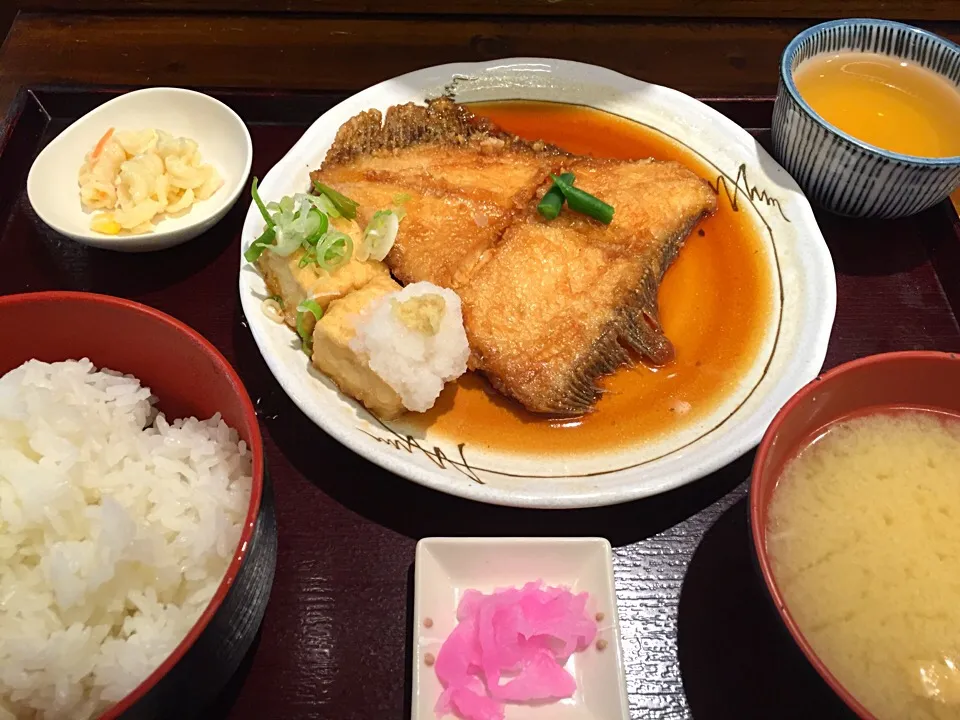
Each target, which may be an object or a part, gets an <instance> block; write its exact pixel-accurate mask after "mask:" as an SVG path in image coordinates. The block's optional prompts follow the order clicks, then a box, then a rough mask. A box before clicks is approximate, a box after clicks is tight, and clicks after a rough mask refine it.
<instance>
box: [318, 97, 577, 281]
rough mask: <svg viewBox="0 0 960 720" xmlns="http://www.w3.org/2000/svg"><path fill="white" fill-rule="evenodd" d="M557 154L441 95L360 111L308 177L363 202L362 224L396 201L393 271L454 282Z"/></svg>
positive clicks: (522, 206) (407, 277) (523, 203)
mask: <svg viewBox="0 0 960 720" xmlns="http://www.w3.org/2000/svg"><path fill="white" fill-rule="evenodd" d="M563 156H564V155H563V153H561V151H559V150H557V149H556V148H553V147H550V146H548V145H545V144H543V143H533V144H531V143H527V142H525V141H523V140H520V139H518V138H515V137H513V136H511V135H507V134H506V133H502V132H500V131H499V130H497V129H495V128H494V127H493V126H491V125H490V124H489V123H487V122H485V121H482V120H478V119H477V118H475V117H474V116H473V115H472V114H470V113H469V111H467V110H466V109H465V108H463V107H462V106H459V105H456V104H454V103H452V102H450V101H448V100H447V101H438V102H434V103H432V104H430V105H428V106H426V107H424V106H419V105H413V104H409V105H400V106H395V107H392V108H390V109H389V110H388V111H387V114H386V117H385V118H381V115H380V113H379V111H377V110H368V111H367V112H365V113H361V114H360V115H358V116H357V117H354V118H353V119H351V120H349V121H348V122H347V123H345V124H344V125H343V127H341V128H340V130H339V132H338V133H337V138H336V140H335V142H334V143H333V146H332V147H331V149H330V152H329V153H328V155H327V157H326V159H325V160H324V163H323V166H322V167H321V169H320V170H318V171H316V172H314V173H313V174H312V175H311V177H312V179H314V180H320V181H321V182H323V183H325V184H327V185H330V186H332V187H335V188H336V189H337V190H338V191H339V192H342V193H343V194H344V195H347V196H348V197H350V198H352V199H353V200H355V201H357V202H358V203H360V208H359V210H358V221H359V222H360V223H361V224H362V225H364V224H366V223H367V222H368V221H369V219H370V217H371V216H372V214H373V213H374V212H375V211H376V210H379V209H382V208H385V207H397V206H402V207H403V209H404V210H405V211H406V217H405V218H404V221H403V224H402V231H401V233H400V235H399V236H398V238H397V242H396V244H395V245H394V248H393V250H392V251H391V253H390V255H389V256H388V257H387V264H388V265H389V266H390V270H391V271H392V272H393V274H394V275H395V276H396V277H397V279H399V280H400V281H401V282H403V283H411V282H416V281H420V280H426V281H429V282H432V283H434V284H436V285H441V286H443V287H452V288H456V287H458V286H459V285H460V284H461V283H462V282H464V281H465V280H466V279H467V278H468V277H469V275H470V272H471V269H472V268H473V266H474V265H475V264H476V263H477V261H478V260H479V258H480V257H481V255H482V253H483V252H484V251H485V250H487V249H488V248H490V247H491V246H492V245H494V244H495V243H496V242H497V241H498V240H499V238H500V236H501V235H502V234H503V233H504V231H505V230H506V228H507V227H508V226H509V224H510V223H511V222H513V220H514V218H515V216H516V215H517V214H518V213H523V212H524V211H525V210H526V207H527V205H528V204H529V202H530V200H531V199H532V198H533V197H534V194H535V193H536V191H537V188H538V187H539V186H540V184H541V182H542V181H543V178H544V177H546V176H547V175H548V174H549V173H550V172H551V171H552V169H553V168H554V167H555V166H556V164H557V161H558V158H560V157H563Z"/></svg>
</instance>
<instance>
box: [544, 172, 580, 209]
mask: <svg viewBox="0 0 960 720" xmlns="http://www.w3.org/2000/svg"><path fill="white" fill-rule="evenodd" d="M560 179H561V180H563V181H564V182H567V183H570V184H573V180H574V175H573V173H563V174H562V175H561V176H560ZM563 201H564V196H563V191H562V190H561V189H560V187H559V186H558V185H557V184H556V183H554V184H553V186H552V187H551V188H550V189H549V190H547V193H546V194H545V195H544V196H543V199H542V200H541V201H540V204H539V205H537V211H538V212H539V213H540V214H541V215H543V216H544V217H545V218H546V219H547V220H553V219H554V218H556V217H557V215H559V214H560V210H561V209H562V208H563Z"/></svg>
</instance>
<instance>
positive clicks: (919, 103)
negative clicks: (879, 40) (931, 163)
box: [793, 52, 960, 158]
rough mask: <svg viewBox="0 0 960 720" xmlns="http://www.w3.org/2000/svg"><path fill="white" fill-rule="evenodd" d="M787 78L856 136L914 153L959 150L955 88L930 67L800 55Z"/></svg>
mask: <svg viewBox="0 0 960 720" xmlns="http://www.w3.org/2000/svg"><path fill="white" fill-rule="evenodd" d="M793 79H794V82H795V83H796V85H797V90H798V91H799V92H800V95H801V97H803V99H804V100H806V101H807V103H808V104H809V105H810V107H811V108H813V110H814V111H815V112H816V113H817V114H818V115H819V116H820V117H822V118H823V119H824V120H826V121H827V122H828V123H830V124H831V125H833V126H835V127H837V128H839V129H840V130H842V131H843V132H845V133H847V134H849V135H852V136H853V137H855V138H857V139H858V140H862V141H863V142H865V143H869V144H870V145H874V146H876V147H878V148H881V149H883V150H889V151H891V152H896V153H900V154H903V155H912V156H916V157H929V158H938V157H954V156H958V155H960V90H958V89H957V87H956V86H955V85H953V84H952V83H951V82H950V81H949V80H947V79H946V78H944V77H942V76H940V75H938V74H937V73H935V72H933V71H932V70H928V69H926V68H924V67H922V66H920V65H916V64H914V63H910V62H906V61H903V60H901V59H900V58H895V57H890V56H888V55H880V54H878V53H860V52H842V53H835V54H822V55H815V56H813V57H812V58H810V59H808V60H805V61H804V62H802V63H800V65H799V66H798V67H797V69H796V70H795V71H794V74H793Z"/></svg>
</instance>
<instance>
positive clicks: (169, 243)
mask: <svg viewBox="0 0 960 720" xmlns="http://www.w3.org/2000/svg"><path fill="white" fill-rule="evenodd" d="M111 127H113V128H116V129H118V130H143V129H146V128H158V129H161V130H166V131H167V132H169V133H171V134H173V135H175V136H178V137H188V138H190V139H192V140H195V141H196V142H197V144H198V145H199V146H200V154H201V155H202V156H203V160H204V162H207V163H210V164H212V165H213V166H214V167H216V169H217V171H218V172H219V173H220V176H221V177H222V178H223V186H222V187H221V188H220V189H219V190H217V192H216V193H215V194H214V195H213V197H211V198H209V199H207V200H203V201H201V202H198V203H196V204H195V205H194V206H193V207H191V208H190V210H189V212H186V213H184V214H182V215H181V216H180V217H166V218H164V219H162V220H161V221H160V222H158V223H157V225H156V229H155V230H154V231H153V232H151V233H147V234H143V235H104V234H101V233H97V232H94V231H93V230H91V229H90V219H91V217H92V214H91V213H87V212H84V210H83V207H82V205H81V203H80V187H79V185H78V183H77V175H78V173H79V171H80V167H81V165H83V162H84V158H85V157H86V154H87V153H88V152H90V150H91V149H93V147H94V146H95V145H96V144H97V141H99V140H100V138H101V137H103V134H104V133H105V132H106V131H107V130H109V129H110V128H111ZM252 162H253V142H252V141H251V139H250V132H249V131H248V130H247V126H246V125H245V124H244V122H243V120H241V119H240V117H239V116H238V115H237V114H236V113H235V112H234V111H233V110H231V109H230V108H229V107H227V106H226V105H224V104H223V103H222V102H220V101H219V100H215V99H214V98H212V97H210V96H209V95H204V94H203V93H199V92H195V91H193V90H184V89H182V88H169V87H157V88H147V89H145V90H135V91H133V92H129V93H126V94H124V95H121V96H120V97H117V98H114V99H113V100H110V101H108V102H106V103H104V104H103V105H101V106H100V107H98V108H97V109H96V110H93V111H91V112H89V113H87V114H86V115H84V116H83V117H82V118H80V119H79V120H77V121H76V122H75V123H73V124H72V125H70V126H69V127H68V128H67V129H66V130H64V131H63V132H62V133H60V134H59V135H58V136H57V137H56V138H54V139H53V141H51V142H50V144H49V145H47V147H45V148H44V149H43V151H42V152H41V153H40V154H39V155H38V156H37V159H36V160H35V161H34V163H33V166H32V167H31V168H30V174H29V175H28V176H27V197H28V198H29V199H30V204H31V205H32V206H33V209H34V211H36V213H37V215H38V216H39V217H40V219H41V220H42V221H43V222H44V223H46V224H47V225H48V226H50V228H52V229H53V230H55V231H56V232H58V233H60V234H61V235H66V236H67V237H69V238H72V239H73V240H76V241H77V242H79V243H83V244H84V245H92V246H94V247H99V248H105V249H107V250H118V251H121V252H147V251H151V250H162V249H164V248H168V247H173V246H174V245H179V244H181V243H184V242H187V241H188V240H192V239H193V238H195V237H197V236H198V235H200V234H202V233H204V232H206V231H207V230H209V229H210V228H211V227H213V226H214V225H216V224H217V222H219V221H220V219H221V218H222V217H223V216H224V215H225V214H226V212H227V211H228V210H229V209H230V208H231V207H232V206H233V204H234V203H235V202H236V201H237V198H238V197H239V196H240V192H241V191H242V190H243V188H244V187H245V186H246V183H247V177H248V176H249V175H250V165H251V163H252Z"/></svg>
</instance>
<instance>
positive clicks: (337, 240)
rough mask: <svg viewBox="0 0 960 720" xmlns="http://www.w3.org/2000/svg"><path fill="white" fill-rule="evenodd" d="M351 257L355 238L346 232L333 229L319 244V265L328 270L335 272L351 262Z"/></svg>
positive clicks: (317, 252) (317, 256) (317, 251)
mask: <svg viewBox="0 0 960 720" xmlns="http://www.w3.org/2000/svg"><path fill="white" fill-rule="evenodd" d="M351 257H353V240H352V239H351V237H350V236H349V235H347V234H346V233H342V232H339V231H338V230H331V231H330V232H328V233H327V234H326V235H325V236H324V237H323V239H322V240H321V241H320V242H319V243H318V244H317V248H316V258H317V261H316V262H317V265H319V266H320V267H322V268H323V269H324V270H326V271H327V272H333V271H334V270H336V269H337V268H338V267H340V266H341V265H343V264H344V263H346V262H349V261H350V258H351Z"/></svg>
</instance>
